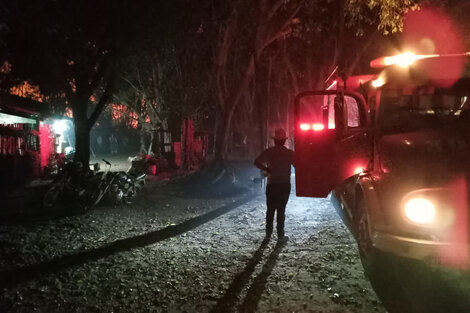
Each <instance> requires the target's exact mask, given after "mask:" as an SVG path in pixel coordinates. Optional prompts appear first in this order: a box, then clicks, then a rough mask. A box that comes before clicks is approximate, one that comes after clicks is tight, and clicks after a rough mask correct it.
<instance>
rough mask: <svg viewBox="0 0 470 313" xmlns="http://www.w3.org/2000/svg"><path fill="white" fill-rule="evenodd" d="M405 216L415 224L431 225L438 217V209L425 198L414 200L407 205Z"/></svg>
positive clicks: (407, 202)
mask: <svg viewBox="0 0 470 313" xmlns="http://www.w3.org/2000/svg"><path fill="white" fill-rule="evenodd" d="M405 215H406V217H407V218H408V219H409V220H410V221H412V222H413V223H417V224H430V223H432V222H434V219H435V217H436V208H435V207H434V204H433V203H432V202H431V201H429V200H427V199H425V198H412V199H409V200H408V201H406V203H405Z"/></svg>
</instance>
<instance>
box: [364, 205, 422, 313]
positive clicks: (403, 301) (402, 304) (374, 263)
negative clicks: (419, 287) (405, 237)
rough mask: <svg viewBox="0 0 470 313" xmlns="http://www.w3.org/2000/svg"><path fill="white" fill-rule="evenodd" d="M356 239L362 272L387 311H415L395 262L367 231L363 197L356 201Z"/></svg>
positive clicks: (367, 225)
mask: <svg viewBox="0 0 470 313" xmlns="http://www.w3.org/2000/svg"><path fill="white" fill-rule="evenodd" d="M357 209H358V213H359V216H358V219H357V220H356V231H357V235H356V241H357V246H358V250H359V256H360V258H361V263H362V267H363V268H364V273H365V275H366V277H367V278H368V279H369V281H370V283H371V285H372V287H373V288H374V291H375V292H376V294H377V295H378V296H379V298H380V300H381V301H382V303H383V304H384V306H385V307H386V309H387V311H388V312H389V313H416V311H415V309H414V308H413V305H412V303H411V301H410V300H409V297H408V296H407V294H406V292H405V290H404V289H403V286H402V284H401V282H400V280H399V279H398V277H397V276H396V274H395V269H396V266H397V264H395V262H394V259H393V258H392V257H390V256H389V255H387V254H386V253H384V252H381V251H379V250H377V249H376V248H374V246H373V245H372V240H371V238H370V233H369V219H368V216H367V207H366V204H365V201H364V199H363V198H360V199H359V200H358V203H357Z"/></svg>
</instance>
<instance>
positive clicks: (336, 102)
mask: <svg viewBox="0 0 470 313" xmlns="http://www.w3.org/2000/svg"><path fill="white" fill-rule="evenodd" d="M368 126H369V119H368V110H367V107H366V103H365V101H364V98H363V97H362V96H361V95H360V94H358V93H353V92H347V91H343V90H324V91H310V92H304V93H301V94H299V95H298V96H297V97H296V99H295V131H294V136H295V183H296V194H297V196H300V197H322V198H324V197H326V196H327V195H328V193H329V192H330V191H331V190H332V189H333V188H334V187H335V186H336V185H338V184H339V183H341V182H342V181H344V180H345V179H347V178H348V177H351V176H353V175H355V174H358V173H359V172H361V171H364V170H366V169H367V167H368V163H369V161H370V159H371V147H372V143H371V140H370V139H369V136H368V134H367V129H368Z"/></svg>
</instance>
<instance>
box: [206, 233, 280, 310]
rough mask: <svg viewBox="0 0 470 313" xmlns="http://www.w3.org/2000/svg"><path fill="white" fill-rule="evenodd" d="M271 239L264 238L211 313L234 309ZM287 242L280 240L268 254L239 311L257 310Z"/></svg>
mask: <svg viewBox="0 0 470 313" xmlns="http://www.w3.org/2000/svg"><path fill="white" fill-rule="evenodd" d="M268 243H269V241H267V240H263V242H261V245H260V247H259V248H258V250H256V251H255V253H254V254H253V257H252V258H251V259H250V260H249V261H248V263H247V264H246V266H245V268H244V269H243V271H241V272H240V273H238V274H237V276H236V277H235V279H234V280H233V281H232V283H231V284H230V286H229V287H228V289H227V292H226V293H225V295H224V296H223V297H222V298H220V299H219V301H218V302H217V304H216V305H215V306H214V308H213V309H212V310H211V313H216V312H230V311H232V310H233V308H234V305H235V304H236V302H237V299H238V297H239V295H240V294H241V292H242V290H243V288H244V287H245V286H246V285H247V283H248V281H249V279H250V277H251V275H252V274H253V272H254V270H255V268H256V265H258V264H259V263H260V262H261V261H262V259H263V252H264V251H265V250H266V248H267V246H268ZM285 244H286V243H285V242H278V243H277V244H276V246H275V247H274V250H273V251H272V252H271V254H270V255H269V256H268V258H267V260H266V263H265V264H264V265H263V268H262V270H261V273H259V274H258V276H256V277H255V278H254V280H253V283H252V284H251V286H250V287H249V288H248V291H247V294H246V297H245V300H244V301H243V303H242V304H241V305H240V306H239V308H238V312H255V311H256V308H257V306H258V302H259V300H260V298H261V295H262V293H263V291H264V288H265V286H266V282H267V279H268V277H269V276H270V275H271V272H272V270H273V269H274V267H275V265H276V261H277V259H278V257H279V254H280V253H281V251H282V249H283V248H284V246H285Z"/></svg>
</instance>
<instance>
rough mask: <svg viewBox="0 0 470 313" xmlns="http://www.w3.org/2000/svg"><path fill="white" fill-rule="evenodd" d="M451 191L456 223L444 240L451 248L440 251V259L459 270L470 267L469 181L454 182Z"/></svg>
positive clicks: (450, 187) (462, 179)
mask: <svg viewBox="0 0 470 313" xmlns="http://www.w3.org/2000/svg"><path fill="white" fill-rule="evenodd" d="M449 189H450V190H452V195H451V203H452V207H453V208H454V209H455V223H454V225H453V226H452V228H451V229H450V230H449V232H448V233H447V235H446V236H445V237H444V238H443V239H444V241H446V242H451V243H452V244H451V245H450V246H447V247H444V248H442V249H441V250H440V251H439V254H440V255H439V257H440V259H441V260H442V261H443V263H444V264H446V265H450V266H455V267H458V268H463V267H468V266H469V255H468V253H469V249H468V243H469V242H468V235H469V234H468V231H469V227H468V211H467V210H468V201H467V181H466V180H465V179H464V178H460V179H458V180H456V181H454V182H453V183H452V184H451V185H450V186H449Z"/></svg>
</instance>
